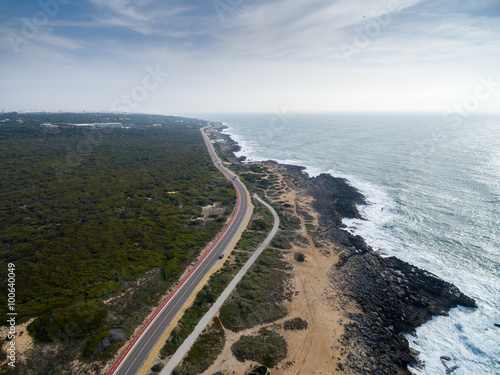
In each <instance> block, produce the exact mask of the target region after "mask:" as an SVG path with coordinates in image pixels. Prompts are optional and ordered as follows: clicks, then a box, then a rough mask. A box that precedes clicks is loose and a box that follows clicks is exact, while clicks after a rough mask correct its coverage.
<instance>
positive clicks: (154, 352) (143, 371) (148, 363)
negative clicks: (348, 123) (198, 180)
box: [137, 155, 254, 375]
mask: <svg viewBox="0 0 500 375" xmlns="http://www.w3.org/2000/svg"><path fill="white" fill-rule="evenodd" d="M217 158H219V156H218V155H217ZM238 179H239V177H238ZM242 185H243V187H244V189H245V193H246V195H247V197H248V202H249V204H250V213H249V215H248V217H247V220H246V221H245V225H244V226H243V228H242V230H241V231H240V233H238V236H237V237H236V239H235V240H234V241H233V243H232V244H231V246H230V247H229V251H227V253H226V255H225V256H224V258H223V259H222V260H223V261H221V262H220V263H219V265H218V266H217V267H215V268H212V269H211V270H210V271H209V272H208V273H207V275H206V276H205V277H204V278H203V279H202V280H201V281H200V283H199V284H198V286H197V287H196V289H195V291H194V292H193V293H192V294H191V297H189V299H188V301H187V302H186V303H185V304H184V306H183V307H182V308H181V310H180V311H179V313H178V314H177V315H176V316H175V318H174V320H172V323H170V326H169V327H168V328H167V330H166V331H165V333H164V334H163V336H162V337H161V338H160V340H159V341H158V343H157V344H156V346H155V347H154V349H153V350H152V351H151V353H150V354H149V357H148V359H146V362H144V364H143V365H142V367H141V369H140V370H139V372H138V373H137V374H138V375H146V373H147V372H148V370H149V369H150V367H151V365H152V364H153V361H154V360H155V358H156V356H157V355H158V353H159V352H160V350H161V348H162V347H163V345H165V343H166V341H167V339H168V337H169V336H170V334H171V333H172V331H173V330H174V328H175V327H176V326H177V323H179V320H181V318H182V316H183V315H184V313H185V312H186V310H187V309H188V308H189V307H190V306H191V304H192V303H193V301H194V299H195V298H196V296H197V295H198V293H199V292H200V290H201V289H202V288H203V287H204V286H205V284H206V283H207V282H208V280H209V279H210V277H211V276H212V275H213V274H214V273H215V272H217V271H219V270H220V269H221V268H222V267H223V266H224V263H225V262H226V260H227V258H228V257H229V255H231V253H232V252H233V250H234V248H235V247H236V244H237V243H238V241H239V240H240V239H241V236H242V235H243V232H244V231H245V229H247V226H248V223H249V222H250V218H251V217H252V214H253V209H254V205H253V203H252V197H251V196H250V192H249V191H248V190H247V187H246V186H245V184H243V183H242Z"/></svg>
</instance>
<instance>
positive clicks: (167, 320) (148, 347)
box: [107, 129, 252, 375]
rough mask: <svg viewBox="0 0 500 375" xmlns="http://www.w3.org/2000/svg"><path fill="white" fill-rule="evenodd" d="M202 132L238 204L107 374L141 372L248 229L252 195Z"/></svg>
mask: <svg viewBox="0 0 500 375" xmlns="http://www.w3.org/2000/svg"><path fill="white" fill-rule="evenodd" d="M201 133H202V135H203V138H204V140H205V144H206V146H207V149H208V151H209V153H210V157H211V158H212V161H213V162H214V164H215V166H216V167H217V168H218V169H219V170H220V171H221V172H222V173H223V174H224V176H226V178H228V179H229V180H230V181H231V182H232V184H233V185H234V187H235V189H236V194H237V200H236V208H235V211H234V212H233V215H232V216H231V219H230V220H229V222H228V224H227V226H226V228H225V229H224V230H223V232H222V233H221V234H220V235H219V237H218V238H217V239H216V240H215V242H214V243H213V245H212V246H211V247H210V249H209V250H208V251H207V252H206V253H205V255H204V256H203V257H202V258H200V259H199V260H198V262H197V263H196V264H195V266H194V267H193V269H192V270H191V271H190V272H189V273H188V274H187V275H186V276H185V277H184V278H183V279H182V280H181V281H180V282H179V284H178V285H177V286H176V287H175V288H174V290H173V291H172V292H171V293H170V294H169V295H168V297H167V298H166V299H165V300H164V301H163V302H162V303H161V305H160V306H159V307H158V308H157V309H156V310H155V312H154V313H153V314H152V316H151V317H150V318H149V319H148V320H147V322H146V323H145V324H144V325H143V326H142V327H141V328H140V329H139V331H138V332H137V333H136V334H135V336H134V337H133V338H132V340H131V341H130V342H129V343H128V344H127V346H126V347H125V349H124V350H123V352H122V353H121V354H120V356H119V357H118V359H117V360H116V361H115V363H114V364H113V365H112V367H111V368H110V370H109V371H108V372H107V375H115V374H116V375H136V374H138V373H139V372H140V371H141V369H142V367H143V365H144V363H145V362H146V360H147V359H148V357H149V356H150V353H151V352H152V351H153V349H154V348H155V347H156V345H157V344H158V341H159V340H160V338H161V337H162V336H163V334H164V333H165V331H166V330H167V329H168V328H169V326H170V324H171V323H172V321H173V320H174V319H175V317H176V316H177V315H178V314H179V312H180V311H181V309H182V308H183V306H184V305H185V304H186V303H187V302H188V300H189V298H190V297H191V295H192V294H193V293H194V292H195V291H196V289H197V287H198V285H199V284H200V282H202V281H203V280H204V279H205V277H206V276H207V275H208V273H209V272H210V270H211V269H212V268H213V267H214V266H217V265H218V264H219V263H220V262H223V261H224V260H225V258H224V259H222V260H221V259H219V256H220V255H223V254H224V255H225V254H227V252H228V251H229V250H230V249H231V247H232V245H233V244H234V243H235V241H236V240H237V239H238V237H239V235H240V234H241V232H242V231H243V230H244V229H245V226H246V224H247V223H248V219H249V217H250V215H251V213H252V208H251V205H250V196H249V194H248V191H247V190H246V188H245V186H244V185H243V183H242V182H241V181H240V180H239V179H238V178H237V177H236V175H235V174H234V173H232V172H231V171H229V170H228V169H226V168H224V167H223V166H222V164H221V162H220V160H219V158H218V157H217V154H216V153H215V150H214V148H213V146H212V144H211V143H210V140H209V139H208V136H207V135H206V133H205V131H204V129H201Z"/></svg>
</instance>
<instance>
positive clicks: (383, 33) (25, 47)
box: [0, 0, 500, 115]
mask: <svg viewBox="0 0 500 375" xmlns="http://www.w3.org/2000/svg"><path fill="white" fill-rule="evenodd" d="M3 108H5V109H8V110H33V111H120V112H141V113H160V114H176V115H184V114H191V113H253V112H258V113H271V112H273V111H274V112H276V111H285V110H286V111H288V112H439V113H447V112H450V111H452V112H455V113H458V112H467V113H469V112H470V113H472V112H477V113H490V112H496V113H500V0H446V1H435V0H357V1H352V0H286V1H285V0H266V1H261V0H203V1H201V0H199V1H198V0H191V1H186V0H168V1H165V0H136V1H129V0H78V1H77V0H40V1H34V0H23V1H19V0H2V2H1V3H0V109H3Z"/></svg>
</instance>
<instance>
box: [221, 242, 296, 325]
mask: <svg viewBox="0 0 500 375" xmlns="http://www.w3.org/2000/svg"><path fill="white" fill-rule="evenodd" d="M280 258H281V252H279V251H278V250H273V249H267V250H265V251H263V252H262V254H261V256H260V257H259V258H258V260H257V263H256V264H255V265H254V266H253V267H252V268H251V269H250V270H249V272H248V273H247V274H246V275H245V276H244V277H243V279H242V280H241V282H240V283H239V284H238V286H237V287H236V290H235V291H234V292H233V293H232V295H231V298H230V299H229V300H228V301H226V303H225V304H224V305H223V306H222V308H221V310H220V318H221V321H222V324H224V327H226V328H228V329H230V330H232V331H234V332H238V331H241V330H243V329H246V328H251V327H254V326H256V325H259V324H263V323H270V322H274V321H276V320H278V319H281V318H283V317H284V316H286V314H287V310H286V308H285V307H283V306H282V305H281V302H282V301H284V300H285V299H287V298H289V296H288V293H287V290H286V283H287V280H288V278H289V274H287V273H286V272H283V271H282V270H284V269H287V268H288V265H287V264H286V263H285V262H283V261H281V260H280Z"/></svg>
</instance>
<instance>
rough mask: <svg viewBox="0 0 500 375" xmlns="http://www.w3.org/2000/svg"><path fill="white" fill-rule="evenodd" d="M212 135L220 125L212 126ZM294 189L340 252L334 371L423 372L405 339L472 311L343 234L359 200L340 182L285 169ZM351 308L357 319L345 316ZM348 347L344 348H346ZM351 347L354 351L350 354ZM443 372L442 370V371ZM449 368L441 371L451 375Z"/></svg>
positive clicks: (231, 147) (425, 277)
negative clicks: (458, 310) (307, 199)
mask: <svg viewBox="0 0 500 375" xmlns="http://www.w3.org/2000/svg"><path fill="white" fill-rule="evenodd" d="M216 128H217V129H218V130H223V129H224V128H225V126H224V125H222V124H218V125H217V126H216ZM221 136H222V137H223V138H224V140H225V142H226V143H227V145H226V150H228V151H230V152H227V153H226V154H225V156H226V158H227V159H228V161H229V162H231V163H239V162H241V161H243V160H244V158H236V157H235V156H234V153H235V152H237V151H239V149H240V148H239V145H238V144H237V143H236V142H234V141H233V140H232V139H231V137H230V136H229V135H227V134H224V133H221ZM285 167H286V168H287V170H288V172H289V173H290V175H292V176H293V179H294V183H295V184H296V185H297V186H298V187H300V188H302V189H304V191H305V192H306V194H308V195H309V196H311V197H312V198H313V202H314V203H313V208H314V210H315V211H316V212H317V213H318V214H319V219H320V227H321V233H322V236H323V237H324V238H326V239H328V240H329V241H331V242H332V243H333V244H335V245H336V247H337V248H338V249H339V260H338V262H337V263H336V264H335V265H334V266H333V267H332V269H331V283H332V287H333V289H335V290H337V293H338V295H337V296H336V299H337V301H338V303H339V304H340V305H341V308H345V311H346V317H347V318H348V320H349V321H348V322H346V324H345V332H344V334H343V336H342V343H341V344H342V345H343V346H345V348H346V349H345V351H346V352H345V353H344V354H345V356H344V361H343V362H342V364H339V367H338V368H337V370H338V371H345V372H347V373H355V374H410V371H409V370H408V366H416V367H418V366H423V364H421V363H419V361H418V353H417V352H414V351H412V350H411V349H410V347H409V343H408V341H407V340H406V338H405V336H404V333H410V332H413V331H414V330H415V329H416V328H417V327H418V326H420V325H422V324H424V323H425V322H427V321H428V320H430V319H431V318H432V317H433V316H435V315H447V314H448V312H449V310H450V309H452V308H454V307H457V306H459V305H461V306H466V307H471V308H474V307H476V303H475V301H474V300H473V299H471V298H469V297H467V296H466V295H464V294H463V293H462V292H461V291H460V290H459V289H458V288H457V287H456V286H454V285H453V284H450V283H448V282H446V281H444V280H441V279H440V278H438V277H437V276H435V275H433V274H431V273H429V272H427V271H425V270H422V269H419V268H418V267H416V266H412V265H410V264H408V263H406V262H404V261H402V260H400V259H398V258H395V257H382V256H380V255H379V254H378V253H377V252H375V251H373V249H371V248H370V246H368V245H367V244H366V242H365V241H364V239H363V238H362V237H360V236H355V235H352V234H351V233H349V232H347V231H346V230H345V225H344V224H343V223H342V220H343V219H344V218H360V219H362V217H361V215H360V213H359V211H358V209H357V207H358V206H359V205H363V204H366V201H365V197H364V196H363V195H362V194H361V193H360V192H359V191H358V190H357V189H355V188H354V187H352V186H351V185H350V184H349V182H348V181H347V180H345V179H343V178H336V177H332V176H331V175H328V174H321V175H319V176H317V177H313V178H311V177H310V176H308V175H307V173H305V172H304V168H303V167H299V166H292V165H287V166H285ZM353 305H355V306H356V309H355V310H356V311H359V312H356V313H352V312H347V311H349V310H350V309H349V308H348V307H349V306H353ZM347 348H351V349H347ZM352 348H354V349H352ZM445 367H446V366H445ZM454 369H455V368H451V367H450V368H448V367H446V368H444V370H445V371H446V372H447V373H451V372H453V371H454Z"/></svg>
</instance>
